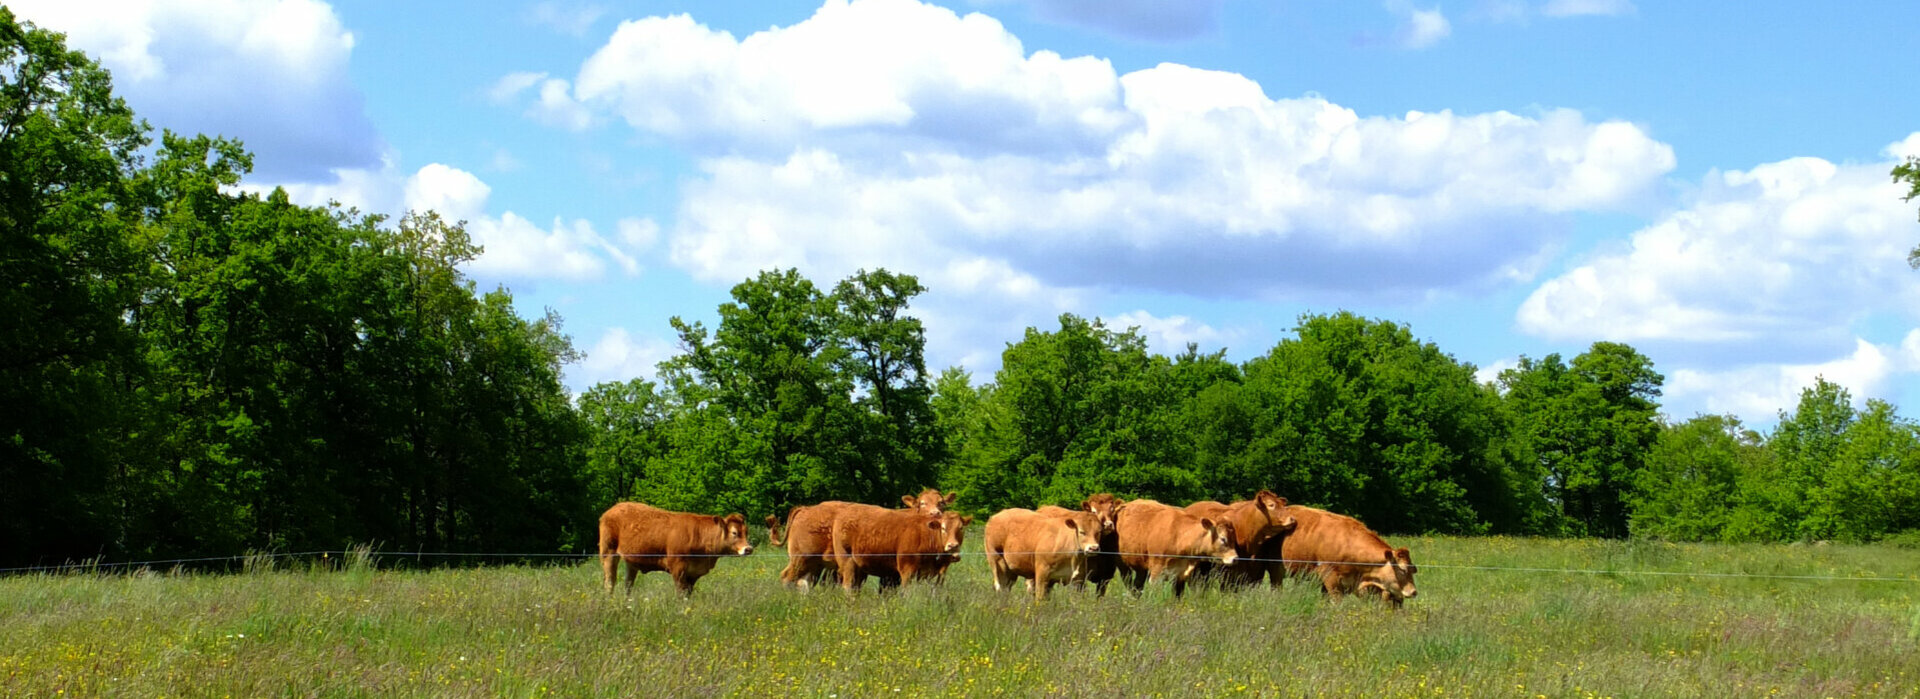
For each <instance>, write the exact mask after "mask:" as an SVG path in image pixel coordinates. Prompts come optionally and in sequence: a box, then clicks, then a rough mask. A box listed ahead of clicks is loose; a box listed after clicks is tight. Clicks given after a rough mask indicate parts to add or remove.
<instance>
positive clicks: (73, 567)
mask: <svg viewBox="0 0 1920 699" xmlns="http://www.w3.org/2000/svg"><path fill="white" fill-rule="evenodd" d="M1001 553H1002V554H1003V555H1005V554H1011V555H1073V554H1076V553H1079V552H1078V551H1003V552H1001ZM355 555H363V556H367V557H369V558H382V557H398V558H409V557H410V558H416V559H419V558H577V559H586V558H599V557H600V556H601V555H602V554H599V553H460V552H443V551H366V550H360V551H355V550H325V551H299V552H291V553H253V554H244V555H238V556H207V557H201V558H169V559H162V560H153V561H127V562H120V563H100V562H82V563H68V564H61V565H45V566H23V567H17V568H0V574H11V573H44V572H84V571H93V570H100V569H113V568H151V567H153V566H156V565H178V564H183V563H208V562H214V561H247V560H257V559H262V558H266V559H279V558H297V557H313V556H320V557H323V558H324V557H328V556H340V557H342V558H343V559H344V558H347V557H350V556H355ZM856 555H862V556H924V557H951V558H954V559H959V558H972V557H977V556H985V555H987V554H986V552H984V551H955V552H952V553H940V552H935V553H901V554H856ZM1097 555H1106V556H1114V555H1119V554H1116V553H1113V552H1099V553H1098V554H1097ZM1136 555H1141V556H1146V557H1149V558H1176V559H1199V560H1213V557H1212V556H1194V555H1184V554H1171V553H1155V554H1136ZM788 556H789V557H793V556H798V557H803V558H806V557H818V558H827V557H832V556H833V554H830V553H803V554H791V553H789V554H788ZM648 557H650V558H662V557H665V556H664V555H650V556H648ZM677 557H679V558H740V557H741V556H739V555H737V554H730V553H725V554H679V555H677ZM1235 561H1236V562H1248V563H1282V564H1288V563H1291V564H1304V565H1320V564H1330V565H1358V566H1372V565H1379V564H1375V563H1372V562H1357V561H1320V560H1309V559H1294V558H1251V557H1239V558H1236V559H1235ZM1415 567H1416V568H1437V569H1445V570H1484V571H1500V572H1520V573H1558V574H1566V575H1646V576H1666V577H1692V578H1748V579H1764V580H1824V581H1842V582H1905V583H1920V577H1905V578H1896V577H1885V576H1871V575H1795V574H1785V573H1726V572H1715V571H1674V570H1609V569H1604V568H1539V567H1526V566H1478V565H1449V564H1444V563H1419V564H1415Z"/></svg>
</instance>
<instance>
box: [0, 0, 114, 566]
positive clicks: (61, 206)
mask: <svg viewBox="0 0 1920 699" xmlns="http://www.w3.org/2000/svg"><path fill="white" fill-rule="evenodd" d="M146 144H147V139H146V127H145V125H144V124H142V123H139V122H137V121H135V119H134V116H133V113H132V111H131V110H129V109H128V108H127V106H126V104H125V103H124V102H122V101H121V100H120V99H119V98H117V97H115V96H113V93H112V83H111V80H110V78H109V76H108V74H107V71H105V70H103V69H101V68H100V66H99V65H98V64H97V63H96V62H94V61H93V60H92V59H90V58H88V57H87V56H86V55H84V54H82V53H80V52H78V51H73V50H69V49H68V48H67V47H66V46H65V42H64V39H63V37H62V36H61V35H60V34H57V33H54V32H50V31H47V30H44V29H40V28H37V27H34V26H32V25H31V24H25V23H21V22H19V21H18V20H17V19H16V18H15V16H14V14H13V12H12V11H11V10H9V9H7V8H5V7H0V482H3V483H5V484H6V485H5V487H4V488H0V560H7V561H27V562H31V561H33V560H38V559H40V558H42V557H49V556H51V557H60V556H68V555H95V554H97V553H100V552H101V551H103V550H106V549H109V548H110V547H111V546H112V545H113V544H114V543H115V542H116V541H117V540H118V539H120V538H121V536H122V533H121V532H119V531H117V529H118V528H117V527H116V526H115V524H114V520H115V519H117V517H118V515H119V510H120V509H121V508H120V506H119V504H118V503H117V502H116V500H117V498H115V497H114V496H113V493H112V490H111V486H110V483H111V482H112V481H113V479H115V478H118V477H119V476H120V470H121V464H122V460H121V456H122V454H123V450H124V449H125V448H126V447H125V445H124V442H123V439H122V435H124V433H125V428H126V422H127V421H128V420H129V419H131V409H132V406H131V405H130V404H129V402H128V401H129V400H130V397H129V396H128V395H127V382H128V381H129V380H130V378H131V377H133V376H135V375H137V374H138V371H139V361H138V359H139V354H140V351H139V347H138V344H137V337H136V336H135V335H134V334H133V333H131V332H129V331H128V330H127V328H126V327H125V324H124V323H123V322H122V320H121V319H122V317H123V316H124V315H125V314H126V313H127V312H128V311H129V310H130V309H132V308H133V306H134V305H135V303H137V301H138V299H139V295H140V292H141V288H142V279H143V273H144V272H145V266H146V260H147V257H146V256H147V254H148V251H147V249H146V246H145V244H144V242H143V240H142V238H141V237H140V236H139V235H138V231H137V227H136V224H137V222H138V221H137V217H138V215H137V212H138V210H139V207H138V206H136V205H135V203H134V201H133V199H132V193H131V192H130V191H129V188H128V180H129V178H130V177H131V176H132V174H133V172H134V171H135V169H136V168H137V167H138V165H139V157H138V153H139V152H140V149H141V148H142V147H144V146H145V145H146Z"/></svg>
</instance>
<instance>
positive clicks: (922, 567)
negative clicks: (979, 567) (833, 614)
mask: <svg viewBox="0 0 1920 699" xmlns="http://www.w3.org/2000/svg"><path fill="white" fill-rule="evenodd" d="M970 521H972V518H969V517H963V516H961V515H960V514H958V513H955V512H945V513H941V514H939V515H929V514H926V513H923V512H919V511H916V510H882V509H878V508H875V509H873V510H865V509H849V510H846V511H843V512H841V513H840V516H839V517H838V518H836V519H835V520H834V522H833V559H834V563H835V564H836V565H838V566H839V569H840V585H841V586H842V587H845V588H846V590H847V592H848V593H849V594H851V593H853V592H855V591H857V590H859V589H860V585H861V584H862V583H865V582H866V581H867V576H869V575H872V576H874V577H877V578H879V579H880V589H882V590H886V589H888V588H891V587H895V586H898V585H901V584H903V583H905V582H907V581H910V580H920V579H925V578H929V577H934V576H937V575H939V574H940V573H943V572H945V571H946V568H947V563H950V562H951V559H950V557H951V556H952V555H953V554H955V553H957V552H958V551H959V550H960V540H961V537H963V536H964V535H965V533H966V528H967V523H968V522H970Z"/></svg>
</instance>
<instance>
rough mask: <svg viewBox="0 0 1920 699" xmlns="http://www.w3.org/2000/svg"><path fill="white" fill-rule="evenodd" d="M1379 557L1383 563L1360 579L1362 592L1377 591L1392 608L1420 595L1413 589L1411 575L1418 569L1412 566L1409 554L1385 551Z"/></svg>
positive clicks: (1393, 550) (1402, 551) (1401, 551)
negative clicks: (1382, 559)
mask: <svg viewBox="0 0 1920 699" xmlns="http://www.w3.org/2000/svg"><path fill="white" fill-rule="evenodd" d="M1381 557H1382V558H1384V559H1385V561H1384V562H1383V563H1382V564H1381V565H1380V566H1379V567H1377V568H1374V569H1373V570H1372V571H1371V572H1369V573H1367V574H1366V575H1365V576H1364V577H1362V578H1361V583H1360V589H1361V590H1362V591H1366V592H1371V591H1378V593H1379V594H1380V596H1381V599H1385V600H1387V601H1388V602H1390V603H1392V604H1393V605H1394V606H1399V605H1400V602H1401V601H1402V600H1405V599H1409V598H1412V597H1414V596H1416V595H1418V594H1420V591H1419V590H1416V589H1414V587H1413V574H1414V573H1415V572H1417V571H1418V570H1419V568H1418V567H1416V566H1414V565H1413V554H1412V553H1411V552H1409V551H1407V550H1406V549H1404V548H1401V549H1387V550H1386V551H1383V552H1381Z"/></svg>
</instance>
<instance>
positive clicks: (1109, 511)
mask: <svg viewBox="0 0 1920 699" xmlns="http://www.w3.org/2000/svg"><path fill="white" fill-rule="evenodd" d="M1080 509H1082V510H1085V511H1087V512H1089V513H1092V514H1093V516H1094V517H1095V518H1097V519H1099V520H1100V533H1101V534H1112V533H1113V523H1114V522H1115V521H1116V520H1117V519H1118V518H1119V516H1120V498H1116V497H1114V496H1113V493H1101V494H1099V495H1095V496H1093V497H1090V498H1087V499H1086V501H1085V502H1082V503H1080Z"/></svg>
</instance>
